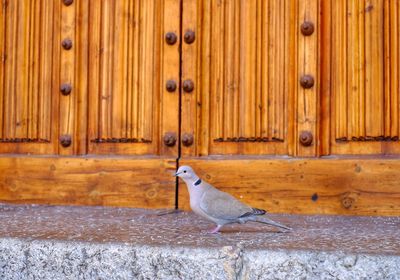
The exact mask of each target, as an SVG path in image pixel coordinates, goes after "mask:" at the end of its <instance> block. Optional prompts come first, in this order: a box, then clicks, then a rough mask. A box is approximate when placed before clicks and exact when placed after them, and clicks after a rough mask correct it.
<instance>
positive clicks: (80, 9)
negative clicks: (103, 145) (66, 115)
mask: <svg viewBox="0 0 400 280" xmlns="http://www.w3.org/2000/svg"><path fill="white" fill-rule="evenodd" d="M76 17H77V20H76V25H77V26H76V28H77V32H76V41H77V53H76V66H75V68H76V69H75V77H74V79H75V96H76V98H75V101H74V102H75V108H76V112H75V118H74V124H73V125H74V138H75V145H74V154H77V155H83V154H87V141H88V135H87V134H88V99H89V97H88V95H89V91H88V79H89V77H91V72H89V69H88V63H89V55H88V51H89V43H88V42H87V40H88V38H89V34H88V31H89V1H79V2H78V3H77V10H76ZM89 75H90V76H89ZM82 120H85V121H82Z"/></svg>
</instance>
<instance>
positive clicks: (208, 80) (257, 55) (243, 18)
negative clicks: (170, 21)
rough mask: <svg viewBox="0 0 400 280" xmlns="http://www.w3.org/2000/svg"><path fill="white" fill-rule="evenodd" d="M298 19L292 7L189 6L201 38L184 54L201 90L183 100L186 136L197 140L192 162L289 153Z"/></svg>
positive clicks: (187, 13) (189, 25)
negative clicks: (200, 157) (215, 157)
mask: <svg viewBox="0 0 400 280" xmlns="http://www.w3.org/2000/svg"><path fill="white" fill-rule="evenodd" d="M293 14H294V3H293V2H292V1H275V0H274V1H253V0H252V1H239V0H237V1H184V14H183V22H182V23H183V31H184V32H185V30H187V29H194V30H196V36H197V37H196V42H195V43H194V44H192V45H189V46H188V45H185V44H183V47H182V57H183V60H182V61H183V62H182V67H183V76H184V79H186V77H191V78H192V79H194V81H195V85H196V86H195V92H193V93H192V94H191V95H186V94H183V96H182V98H183V99H182V118H181V119H182V128H183V132H189V133H194V134H195V137H194V139H195V144H194V146H193V147H190V148H186V147H183V148H182V154H183V155H184V156H190V155H198V154H201V155H208V154H287V153H288V147H287V143H288V142H289V138H290V137H289V135H290V134H291V133H292V132H291V131H290V132H288V119H291V116H289V115H288V113H290V112H292V110H291V109H288V107H290V106H293V103H289V100H290V101H292V102H293V99H292V97H291V96H292V94H293V93H294V92H293V83H292V82H290V80H291V76H289V75H288V74H289V73H290V69H291V68H290V66H291V65H293V59H294V55H292V54H293V52H291V51H292V50H291V49H290V47H292V46H293V42H292V40H293V39H292V37H289V36H287V35H288V34H293V29H294V27H295V24H294V22H293V21H291V20H290V19H291V17H292V16H293ZM290 74H291V73H290ZM288 76H289V77H288ZM195 119H197V121H196V122H194V120H195Z"/></svg>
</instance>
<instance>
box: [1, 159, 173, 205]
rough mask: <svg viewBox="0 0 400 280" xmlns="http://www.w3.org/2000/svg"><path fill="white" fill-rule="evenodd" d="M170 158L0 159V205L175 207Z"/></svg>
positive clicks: (171, 161) (171, 160)
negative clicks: (8, 203)
mask: <svg viewBox="0 0 400 280" xmlns="http://www.w3.org/2000/svg"><path fill="white" fill-rule="evenodd" d="M175 166H176V159H173V158H157V157H149V158H143V157H142V158H140V159H138V158H135V157H130V158H127V157H40V156H37V157H31V156H14V157H12V156H11V157H10V156H9V155H6V156H2V157H0V202H11V203H39V204H53V205H54V204H57V205H104V206H126V207H140V208H172V207H174V206H175V177H172V175H173V174H174V171H175Z"/></svg>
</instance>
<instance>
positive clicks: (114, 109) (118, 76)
mask: <svg viewBox="0 0 400 280" xmlns="http://www.w3.org/2000/svg"><path fill="white" fill-rule="evenodd" d="M114 2H115V3H114V10H113V14H114V16H113V26H114V29H113V30H112V32H113V34H112V39H111V44H112V45H113V49H114V52H113V53H112V57H111V59H112V67H111V68H110V69H108V71H109V72H110V75H111V81H112V84H111V88H112V89H111V92H112V99H111V104H110V105H111V115H110V121H111V123H112V125H111V131H110V133H111V136H112V137H113V138H117V139H120V138H122V137H123V134H122V130H123V129H122V128H123V122H124V110H123V98H124V86H125V84H126V79H125V78H124V75H125V73H126V69H125V67H124V64H125V60H126V56H125V52H124V48H125V45H126V43H125V39H126V37H125V29H126V27H125V23H126V16H127V14H126V10H125V9H124V3H126V2H124V1H114Z"/></svg>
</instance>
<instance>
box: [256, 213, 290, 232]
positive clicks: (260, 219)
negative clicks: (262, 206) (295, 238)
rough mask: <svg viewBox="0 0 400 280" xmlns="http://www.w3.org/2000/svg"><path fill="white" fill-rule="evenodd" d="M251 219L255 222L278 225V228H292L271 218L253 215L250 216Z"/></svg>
mask: <svg viewBox="0 0 400 280" xmlns="http://www.w3.org/2000/svg"><path fill="white" fill-rule="evenodd" d="M251 221H253V222H257V223H262V224H267V225H271V226H275V227H278V228H283V229H286V230H292V229H291V228H290V227H287V226H285V225H282V224H280V223H277V222H274V221H273V220H270V219H268V218H266V217H260V216H254V217H251Z"/></svg>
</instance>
